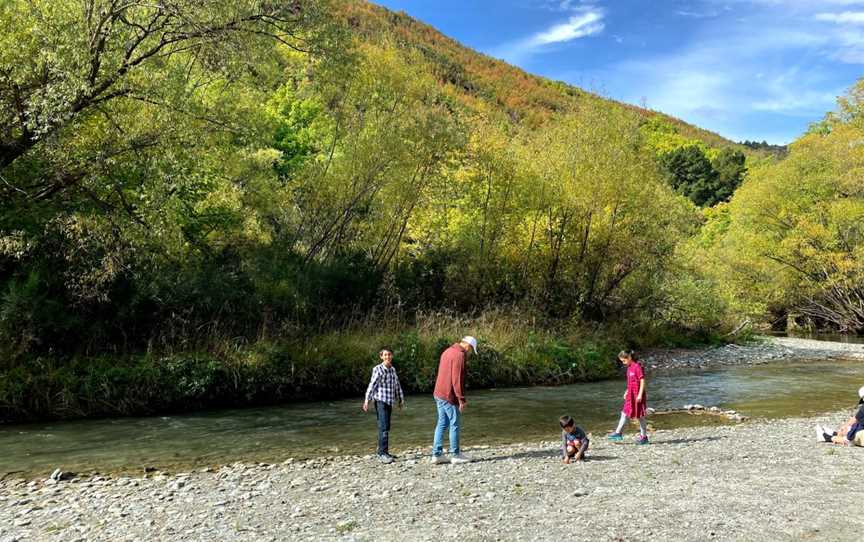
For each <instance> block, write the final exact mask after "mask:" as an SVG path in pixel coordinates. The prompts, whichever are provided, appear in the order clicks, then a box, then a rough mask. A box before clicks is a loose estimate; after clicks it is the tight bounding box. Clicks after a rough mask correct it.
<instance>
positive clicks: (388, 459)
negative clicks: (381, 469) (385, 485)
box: [378, 454, 393, 465]
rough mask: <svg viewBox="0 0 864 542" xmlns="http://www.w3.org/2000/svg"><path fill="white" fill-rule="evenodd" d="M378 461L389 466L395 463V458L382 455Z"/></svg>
mask: <svg viewBox="0 0 864 542" xmlns="http://www.w3.org/2000/svg"><path fill="white" fill-rule="evenodd" d="M378 461H380V462H382V463H384V464H385V465H389V464H390V463H392V462H393V458H392V457H390V456H389V455H387V454H381V455H379V456H378Z"/></svg>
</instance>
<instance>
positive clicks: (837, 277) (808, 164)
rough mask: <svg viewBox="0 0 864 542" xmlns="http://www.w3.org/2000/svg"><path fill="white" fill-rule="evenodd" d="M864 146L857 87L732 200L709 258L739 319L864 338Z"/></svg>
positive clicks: (863, 96) (863, 88)
mask: <svg viewBox="0 0 864 542" xmlns="http://www.w3.org/2000/svg"><path fill="white" fill-rule="evenodd" d="M862 141H864V81H862V82H859V83H858V84H857V85H856V86H855V87H853V88H852V89H851V90H850V92H849V93H848V95H847V96H845V97H843V98H841V99H840V101H839V105H838V109H837V111H835V112H834V113H831V114H829V115H828V116H827V117H826V118H825V120H824V121H822V122H820V123H817V124H816V125H814V126H813V127H812V128H811V130H810V131H809V132H808V133H807V134H805V135H804V136H802V137H801V138H799V139H798V140H797V141H795V142H794V143H793V144H792V145H791V146H790V152H789V155H788V157H787V158H786V159H784V160H782V161H779V162H777V163H774V164H771V163H767V164H764V165H762V166H761V167H758V168H756V169H755V170H754V171H752V172H751V174H750V175H749V177H748V179H747V180H746V181H745V182H744V184H743V186H742V187H741V188H740V189H739V190H738V192H737V193H736V194H735V196H734V198H733V199H732V201H731V203H730V204H729V212H728V217H727V218H724V219H723V220H724V222H726V225H724V226H723V227H722V228H721V230H725V233H724V234H723V235H720V236H718V237H717V241H716V243H715V244H714V245H713V252H712V253H711V254H712V255H713V258H712V259H713V260H714V262H715V263H714V264H713V265H715V266H716V267H717V271H718V273H719V274H721V275H722V276H723V277H724V282H725V283H726V284H727V285H728V287H729V291H730V294H731V295H732V297H733V299H734V300H736V302H737V303H738V305H739V307H741V308H742V309H745V312H749V313H750V314H752V315H760V313H763V312H768V313H773V314H774V315H775V316H785V315H787V314H789V315H792V316H793V318H794V317H795V316H796V315H797V316H800V317H804V318H805V319H808V320H809V321H810V323H813V324H815V325H818V326H828V327H832V328H835V329H839V330H842V331H859V332H860V331H862V330H864V287H862V284H864V180H862V179H864V145H862V144H861V142H862ZM712 227H715V229H716V221H715V223H714V224H712Z"/></svg>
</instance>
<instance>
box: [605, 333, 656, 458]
mask: <svg viewBox="0 0 864 542" xmlns="http://www.w3.org/2000/svg"><path fill="white" fill-rule="evenodd" d="M618 359H619V360H620V361H621V363H623V364H624V367H625V368H626V369H627V391H625V392H624V406H623V408H622V409H621V419H620V420H618V427H617V428H616V429H615V431H614V432H613V433H610V434H609V436H608V437H607V438H608V439H609V440H623V439H624V437H623V436H622V435H621V432H622V431H623V430H624V424H625V423H627V419H628V418H639V436H638V437H636V444H648V432H647V427H646V426H645V413H646V405H647V404H648V396H647V394H646V393H645V373H644V372H643V371H642V365H640V364H639V361H638V360H637V359H636V353H635V352H633V351H632V350H630V351H621V353H619V354H618Z"/></svg>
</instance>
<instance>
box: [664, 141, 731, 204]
mask: <svg viewBox="0 0 864 542" xmlns="http://www.w3.org/2000/svg"><path fill="white" fill-rule="evenodd" d="M660 164H661V166H662V167H663V169H664V170H665V172H666V178H667V180H668V182H669V185H670V186H671V187H672V188H673V189H674V190H675V191H676V192H678V193H679V194H682V195H684V196H686V197H687V198H689V199H690V200H691V201H692V202H693V203H695V204H696V205H699V206H706V205H707V206H710V205H711V204H712V203H713V202H715V201H716V200H717V184H718V181H717V172H716V171H715V170H714V168H713V167H712V166H711V162H710V161H709V160H708V158H707V157H706V156H705V153H704V152H703V151H702V149H700V148H699V147H697V146H695V145H689V146H686V147H679V148H677V149H675V150H673V151H671V152H668V153H666V154H663V155H661V157H660Z"/></svg>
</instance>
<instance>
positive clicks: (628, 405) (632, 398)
mask: <svg viewBox="0 0 864 542" xmlns="http://www.w3.org/2000/svg"><path fill="white" fill-rule="evenodd" d="M643 378H645V373H644V372H643V371H642V366H641V365H639V362H638V361H636V360H633V361H632V362H630V365H628V366H627V398H626V399H624V407H623V408H622V409H621V411H622V412H623V413H624V414H625V415H626V416H627V417H628V418H641V417H643V416H645V405H646V403H647V402H648V392H647V390H646V391H644V392H643V393H642V400H641V401H637V400H636V398H637V397H638V396H639V381H640V380H642V379H643Z"/></svg>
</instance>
